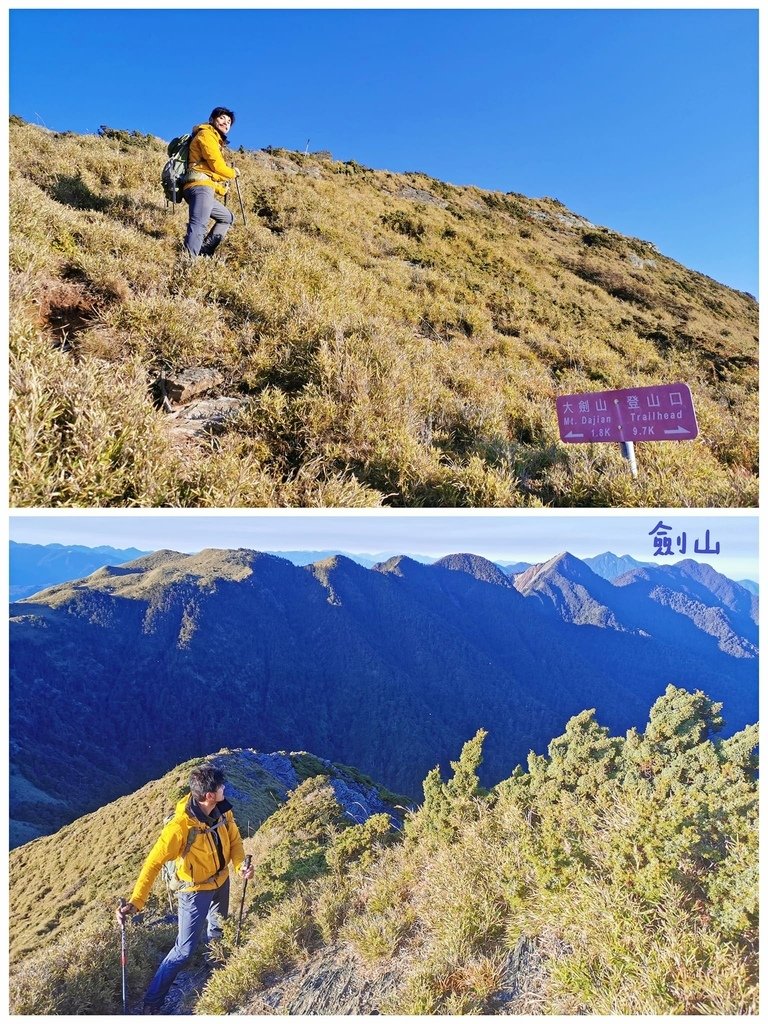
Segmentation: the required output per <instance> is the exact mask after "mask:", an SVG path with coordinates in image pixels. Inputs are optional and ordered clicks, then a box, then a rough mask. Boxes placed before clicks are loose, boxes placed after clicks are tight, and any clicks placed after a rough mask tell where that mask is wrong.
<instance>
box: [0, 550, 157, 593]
mask: <svg viewBox="0 0 768 1024" xmlns="http://www.w3.org/2000/svg"><path fill="white" fill-rule="evenodd" d="M146 554H149V552H147V551H140V550H139V549H138V548H112V547H95V548H91V547H85V546H82V545H80V544H70V545H64V544H19V543H17V542H16V541H11V542H10V545H9V553H8V575H9V579H10V598H11V601H20V600H22V598H25V597H30V596H31V595H32V594H36V593H37V592H38V591H39V590H43V589H44V588H45V587H52V586H54V584H56V583H64V582H66V581H67V580H75V579H79V578H80V577H82V576H89V575H90V574H91V573H92V572H95V571H96V570H97V569H100V568H101V567H102V566H104V565H120V564H121V563H122V562H130V561H133V560H134V559H136V558H141V557H142V555H146Z"/></svg>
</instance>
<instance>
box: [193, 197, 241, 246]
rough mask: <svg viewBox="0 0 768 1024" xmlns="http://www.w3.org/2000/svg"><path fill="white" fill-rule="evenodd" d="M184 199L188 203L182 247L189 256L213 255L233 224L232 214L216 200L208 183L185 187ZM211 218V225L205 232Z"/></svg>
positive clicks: (233, 217)
mask: <svg viewBox="0 0 768 1024" xmlns="http://www.w3.org/2000/svg"><path fill="white" fill-rule="evenodd" d="M184 199H185V200H186V202H187V203H188V204H189V224H187V235H186V238H185V239H184V248H185V249H186V251H187V252H188V253H189V254H190V255H191V256H213V254H214V253H215V252H216V249H217V248H218V245H219V243H220V242H221V240H222V238H224V236H225V235H226V233H227V232H228V231H229V229H230V228H231V227H232V225H233V224H234V222H235V216H234V214H233V213H232V211H231V210H228V209H227V208H226V206H224V205H223V204H222V203H220V202H218V201H217V199H216V193H215V192H214V191H213V189H212V188H210V187H209V186H208V185H195V186H193V187H192V188H185V189H184ZM211 218H213V222H214V223H213V227H212V228H211V230H210V231H208V233H207V234H206V231H207V229H208V221H209V220H210V219H211Z"/></svg>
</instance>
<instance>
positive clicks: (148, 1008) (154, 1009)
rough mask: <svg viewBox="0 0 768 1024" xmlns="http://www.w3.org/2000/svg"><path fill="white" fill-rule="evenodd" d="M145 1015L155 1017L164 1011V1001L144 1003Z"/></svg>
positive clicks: (143, 1011) (143, 1010)
mask: <svg viewBox="0 0 768 1024" xmlns="http://www.w3.org/2000/svg"><path fill="white" fill-rule="evenodd" d="M141 1012H142V1013H143V1014H144V1016H145V1017H154V1016H156V1015H157V1014H158V1013H162V1012H163V1004H162V1003H144V1007H143V1009H142V1011H141Z"/></svg>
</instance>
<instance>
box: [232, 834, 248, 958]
mask: <svg viewBox="0 0 768 1024" xmlns="http://www.w3.org/2000/svg"><path fill="white" fill-rule="evenodd" d="M244 863H245V870H246V871H247V870H248V868H249V867H250V866H251V855H250V853H249V854H248V856H247V857H246V858H245V861H244ZM247 886H248V879H247V878H246V880H245V881H244V882H243V895H242V896H241V897H240V917H238V919H237V931H236V932H235V945H236V946H239V945H240V925H241V924H242V923H243V907H244V906H245V890H246V888H247Z"/></svg>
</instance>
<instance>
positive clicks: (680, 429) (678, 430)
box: [664, 427, 690, 434]
mask: <svg viewBox="0 0 768 1024" xmlns="http://www.w3.org/2000/svg"><path fill="white" fill-rule="evenodd" d="M664 433H665V434H690V430H686V429H685V427H675V429H674V430H665V431H664Z"/></svg>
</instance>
